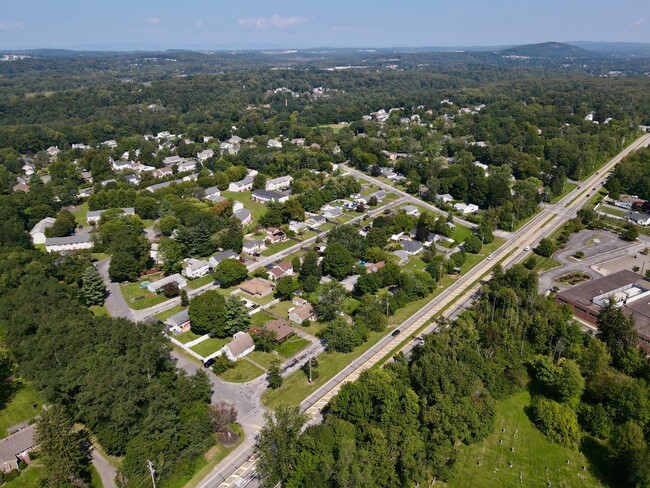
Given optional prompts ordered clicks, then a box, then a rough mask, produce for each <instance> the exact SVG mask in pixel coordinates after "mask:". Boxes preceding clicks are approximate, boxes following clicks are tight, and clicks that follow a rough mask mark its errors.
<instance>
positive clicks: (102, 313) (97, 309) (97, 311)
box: [88, 305, 108, 317]
mask: <svg viewBox="0 0 650 488" xmlns="http://www.w3.org/2000/svg"><path fill="white" fill-rule="evenodd" d="M88 309H89V310H90V311H91V312H92V313H93V314H94V315H95V317H107V316H108V310H107V309H106V307H105V306H104V305H91V306H90V307H88Z"/></svg>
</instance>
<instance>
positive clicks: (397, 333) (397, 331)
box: [391, 329, 402, 337]
mask: <svg viewBox="0 0 650 488" xmlns="http://www.w3.org/2000/svg"><path fill="white" fill-rule="evenodd" d="M400 332H402V331H401V330H399V329H395V330H394V331H393V333H392V334H391V335H392V336H393V337H397V336H398V335H399V333H400Z"/></svg>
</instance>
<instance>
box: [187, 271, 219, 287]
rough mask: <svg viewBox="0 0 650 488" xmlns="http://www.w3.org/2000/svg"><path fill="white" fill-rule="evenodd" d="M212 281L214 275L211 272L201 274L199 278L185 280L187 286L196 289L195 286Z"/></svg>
mask: <svg viewBox="0 0 650 488" xmlns="http://www.w3.org/2000/svg"><path fill="white" fill-rule="evenodd" d="M213 281H214V276H213V275H211V274H207V275H205V276H202V277H201V278H196V279H194V280H189V281H188V282H187V286H189V287H190V288H191V289H192V290H196V289H197V288H200V287H202V286H204V285H209V284H210V283H212V282H213Z"/></svg>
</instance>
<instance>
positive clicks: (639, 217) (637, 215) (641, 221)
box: [625, 212, 650, 226]
mask: <svg viewBox="0 0 650 488" xmlns="http://www.w3.org/2000/svg"><path fill="white" fill-rule="evenodd" d="M625 219H626V220H629V221H631V222H634V223H635V224H637V225H643V226H647V225H650V214H647V213H641V212H627V213H626V214H625Z"/></svg>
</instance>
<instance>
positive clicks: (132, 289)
mask: <svg viewBox="0 0 650 488" xmlns="http://www.w3.org/2000/svg"><path fill="white" fill-rule="evenodd" d="M161 277H162V274H154V275H151V276H148V277H146V278H143V279H141V280H138V281H137V282H135V283H127V284H121V285H120V290H121V291H122V295H123V296H124V299H125V300H126V303H127V304H128V306H129V307H130V308H132V309H133V310H142V309H145V308H149V307H153V306H154V305H158V304H159V303H162V302H164V301H165V300H167V297H166V296H165V295H163V294H155V293H153V294H152V293H151V292H150V291H149V290H147V289H146V288H140V283H142V282H143V281H154V279H156V278H161ZM141 297H144V298H141ZM134 298H141V299H140V300H137V301H131V300H132V299H134Z"/></svg>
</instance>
